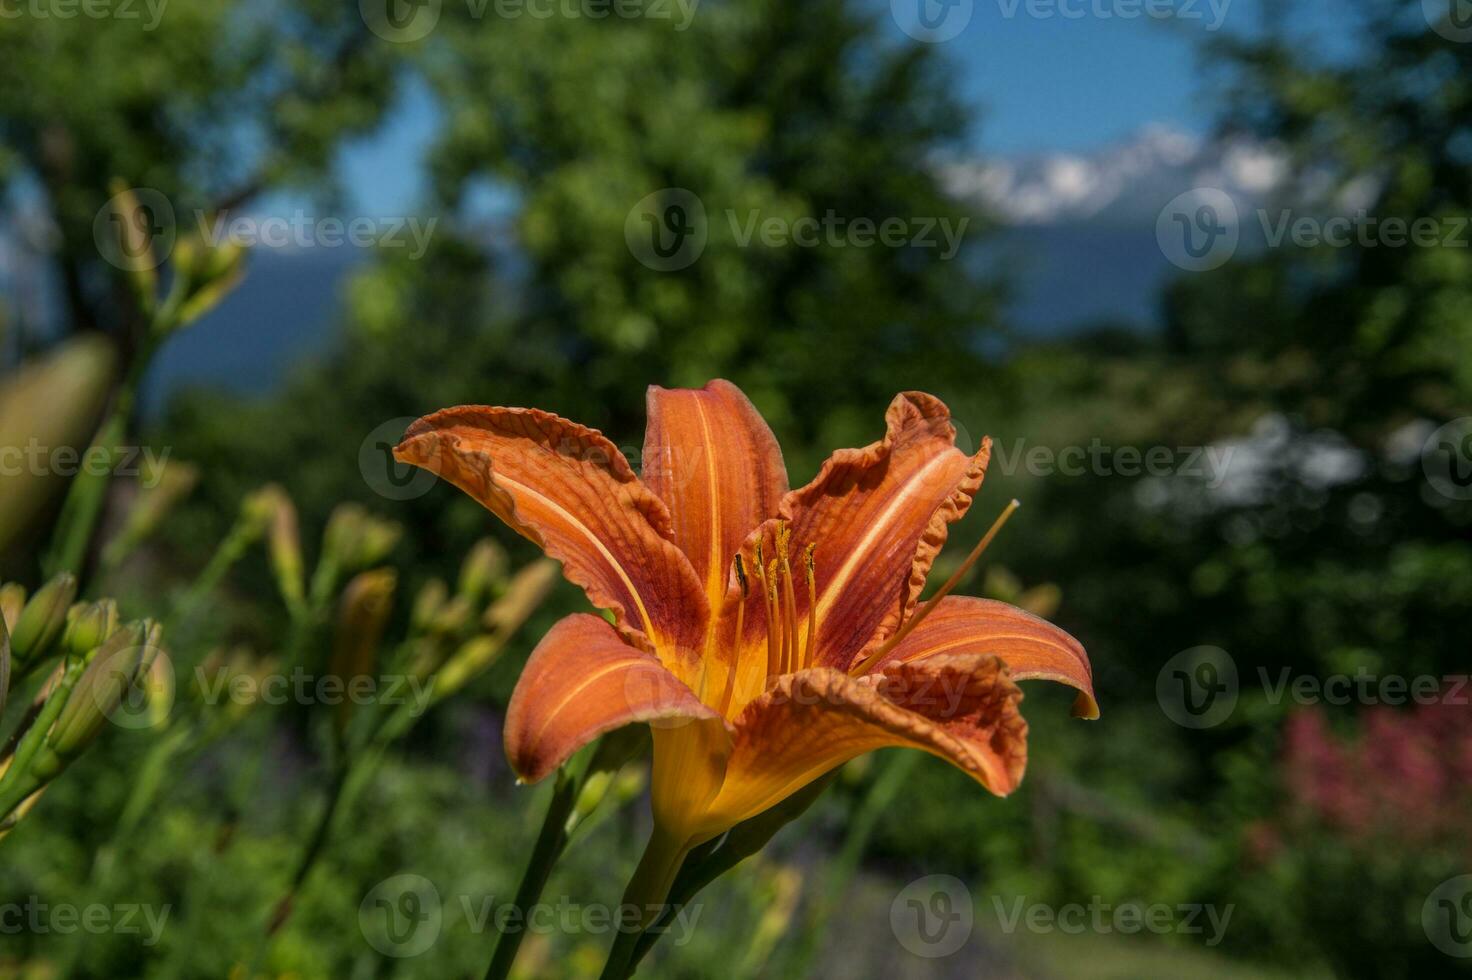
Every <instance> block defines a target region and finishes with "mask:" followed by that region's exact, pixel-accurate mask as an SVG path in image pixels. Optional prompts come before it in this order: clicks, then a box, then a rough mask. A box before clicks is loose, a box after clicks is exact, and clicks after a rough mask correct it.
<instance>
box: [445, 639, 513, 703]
mask: <svg viewBox="0 0 1472 980" xmlns="http://www.w3.org/2000/svg"><path fill="white" fill-rule="evenodd" d="M505 649H506V644H505V643H504V642H502V641H501V640H499V639H497V638H496V637H493V636H476V637H472V638H471V639H469V640H466V641H465V642H464V643H462V644H461V645H460V648H459V649H458V650H456V651H455V652H454V653H453V654H452V655H451V656H450V659H448V660H446V661H445V665H444V666H443V667H441V668H440V669H439V671H438V672H437V673H436V674H435V675H434V699H435V700H436V701H438V700H440V699H442V698H447V697H449V696H450V695H451V694H454V693H455V692H456V691H458V690H460V688H462V687H464V686H465V685H466V684H468V683H469V682H470V681H471V679H473V678H474V677H475V676H476V675H477V674H480V673H481V672H482V671H484V670H486V669H487V668H489V667H490V666H491V664H493V663H495V662H496V661H497V660H498V659H500V656H501V653H502V651H504V650H505Z"/></svg>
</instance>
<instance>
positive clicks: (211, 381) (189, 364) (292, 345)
mask: <svg viewBox="0 0 1472 980" xmlns="http://www.w3.org/2000/svg"><path fill="white" fill-rule="evenodd" d="M370 257H371V256H370V253H368V252H365V251H363V250H361V249H351V248H319V249H304V250H302V251H299V252H291V253H283V252H272V251H269V250H266V249H258V250H257V251H255V252H253V253H252V254H251V256H250V265H249V269H248V271H247V274H246V277H245V281H244V282H242V283H241V284H240V288H238V289H236V290H235V292H233V293H231V294H230V295H229V296H228V297H226V299H225V301H224V302H222V303H221V304H220V305H219V306H217V307H216V308H215V309H214V310H212V311H210V313H209V314H208V315H207V316H206V317H205V318H204V319H203V320H201V321H199V322H198V323H196V324H195V325H194V326H192V327H190V328H189V329H188V330H185V331H184V332H182V333H181V334H179V335H178V336H176V337H174V338H173V339H172V340H170V341H169V343H168V344H166V345H165V346H164V348H163V350H162V351H161V352H160V353H159V356H158V358H157V360H155V362H154V364H153V367H152V368H151V369H150V371H149V375H148V379H147V381H146V383H145V391H144V397H143V408H144V411H145V412H147V413H150V414H153V413H157V411H158V410H159V409H160V408H162V407H163V404H164V402H165V400H166V399H167V398H168V396H169V395H170V394H172V393H173V392H175V391H178V390H179V389H181V388H184V387H189V386H194V385H201V386H207V387H211V388H224V389H227V390H232V391H238V392H243V393H258V392H264V391H268V390H270V388H271V387H272V386H273V385H274V384H276V383H277V382H278V381H280V380H281V379H282V378H283V377H285V376H286V375H287V374H288V373H289V372H290V370H291V368H292V367H293V366H294V365H296V364H298V363H300V362H302V361H304V360H307V359H309V358H311V357H312V356H313V355H315V354H318V353H320V352H321V351H323V350H324V349H325V348H326V347H327V345H328V343H329V342H330V340H331V339H332V336H333V333H334V331H335V329H336V326H337V323H338V317H339V313H340V311H341V310H340V299H341V295H340V294H341V289H342V287H343V286H344V285H345V282H346V277H347V275H348V273H349V272H351V271H352V270H353V269H354V268H355V267H356V266H358V265H360V264H362V263H364V262H366V261H368V259H369V258H370Z"/></svg>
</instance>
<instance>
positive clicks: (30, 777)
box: [0, 658, 87, 820]
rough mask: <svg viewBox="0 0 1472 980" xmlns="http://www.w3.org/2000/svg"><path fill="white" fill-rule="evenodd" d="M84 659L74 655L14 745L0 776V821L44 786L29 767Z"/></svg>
mask: <svg viewBox="0 0 1472 980" xmlns="http://www.w3.org/2000/svg"><path fill="white" fill-rule="evenodd" d="M86 666H87V664H86V662H85V661H83V660H82V659H80V658H78V659H76V660H74V661H73V662H72V663H70V664H68V665H67V667H66V671H65V673H63V674H62V677H61V683H60V684H58V685H57V686H56V690H54V691H52V692H51V696H50V697H48V698H47V699H46V703H45V705H44V706H43V707H42V708H41V711H40V713H38V714H37V715H36V720H35V721H34V722H32V723H31V727H30V728H29V729H27V730H26V733H25V735H24V736H23V737H22V738H21V740H20V742H19V743H18V744H17V745H16V748H15V757H14V758H13V759H12V760H11V763H10V768H8V769H6V770H5V775H4V776H3V777H0V820H3V819H4V818H6V817H9V816H10V813H11V811H12V810H14V809H15V808H16V807H18V806H20V805H21V803H23V802H25V799H26V797H28V796H30V795H31V794H32V793H34V792H35V791H36V790H38V789H40V788H41V787H42V786H43V785H44V782H45V781H44V780H41V779H38V778H36V777H35V775H34V774H33V773H31V772H30V771H29V770H30V766H31V763H32V762H33V761H34V760H35V758H36V754H37V753H38V752H40V751H41V748H42V746H43V745H44V744H45V742H46V734H47V732H48V731H49V730H50V728H51V725H52V723H53V722H55V721H56V718H57V716H58V715H60V714H61V709H62V708H64V707H65V706H66V702H67V700H68V699H69V698H70V697H71V693H72V688H74V687H76V685H77V680H78V679H79V678H80V677H81V676H82V671H83V670H84V669H86Z"/></svg>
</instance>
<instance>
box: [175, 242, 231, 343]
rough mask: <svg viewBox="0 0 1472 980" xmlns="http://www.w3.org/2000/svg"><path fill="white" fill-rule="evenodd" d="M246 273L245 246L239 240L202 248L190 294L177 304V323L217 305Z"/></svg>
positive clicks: (181, 323) (180, 325)
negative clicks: (181, 302)
mask: <svg viewBox="0 0 1472 980" xmlns="http://www.w3.org/2000/svg"><path fill="white" fill-rule="evenodd" d="M244 277H245V249H244V248H243V247H242V246H241V245H240V244H239V243H238V242H225V243H223V244H221V245H218V246H214V247H210V248H205V249H204V250H203V254H201V255H200V256H199V259H198V260H197V261H196V263H195V268H194V270H193V275H192V276H191V281H192V286H191V292H190V295H189V298H188V299H186V300H185V301H184V303H183V304H182V305H181V306H180V307H179V314H178V320H177V326H179V327H187V326H188V325H189V324H191V323H193V322H194V321H195V320H198V319H199V318H200V317H202V316H204V315H205V314H206V313H208V312H209V311H210V310H212V309H214V308H215V307H216V306H218V305H219V303H220V301H221V300H222V299H224V298H225V297H226V296H228V295H230V293H231V292H233V291H234V290H235V287H236V286H238V285H240V281H241V279H243V278H244Z"/></svg>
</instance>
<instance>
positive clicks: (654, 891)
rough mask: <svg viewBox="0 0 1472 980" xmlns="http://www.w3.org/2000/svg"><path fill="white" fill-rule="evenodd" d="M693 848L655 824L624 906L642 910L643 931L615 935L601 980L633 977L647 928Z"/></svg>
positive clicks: (656, 917)
mask: <svg viewBox="0 0 1472 980" xmlns="http://www.w3.org/2000/svg"><path fill="white" fill-rule="evenodd" d="M690 848H691V845H690V842H689V841H688V840H686V839H684V838H681V837H676V836H672V835H670V834H668V833H665V832H664V831H663V830H662V829H661V828H660V826H659V825H658V824H657V823H656V824H655V826H654V833H653V834H652V835H650V838H649V846H648V847H646V848H645V849H644V856H643V857H642V858H640V859H639V866H638V867H637V868H635V869H634V876H633V877H632V878H630V879H629V887H628V888H626V889H625V890H624V898H623V903H622V904H624V905H632V906H634V907H635V908H636V909H638V910H639V913H640V922H639V928H637V929H620V930H619V931H618V932H616V933H615V934H614V940H613V947H612V948H611V949H610V950H609V951H608V960H607V961H606V962H605V963H604V964H603V972H602V973H601V974H599V980H627V978H628V977H629V976H631V975H632V974H633V972H634V966H635V965H636V963H637V959H636V957H635V951H636V950H637V949H638V946H639V938H640V937H641V936H642V935H643V934H644V929H645V928H647V927H648V926H650V925H653V924H654V922H655V921H657V920H658V919H659V917H660V915H661V914H662V911H663V909H664V906H665V900H666V899H667V898H668V897H669V894H670V887H671V886H672V885H673V884H674V883H675V876H676V875H677V874H678V873H679V871H680V867H681V865H683V864H684V863H685V856H686V855H687V854H689V853H690ZM651 909H653V910H654V911H653V912H651V911H650V910H651Z"/></svg>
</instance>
